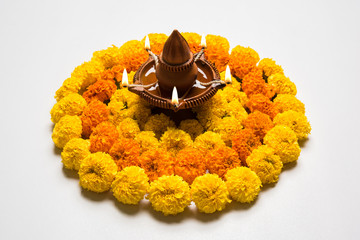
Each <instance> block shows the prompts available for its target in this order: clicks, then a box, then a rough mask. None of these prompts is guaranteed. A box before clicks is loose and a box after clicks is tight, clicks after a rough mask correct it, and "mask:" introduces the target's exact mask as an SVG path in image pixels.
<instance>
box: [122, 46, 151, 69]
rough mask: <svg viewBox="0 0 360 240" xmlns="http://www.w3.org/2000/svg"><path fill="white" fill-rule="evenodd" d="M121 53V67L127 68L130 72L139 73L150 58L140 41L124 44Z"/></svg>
mask: <svg viewBox="0 0 360 240" xmlns="http://www.w3.org/2000/svg"><path fill="white" fill-rule="evenodd" d="M119 51H120V53H119V65H121V66H123V67H125V68H126V70H127V71H128V72H131V71H137V69H138V68H139V67H140V66H141V64H143V63H144V62H145V61H146V59H147V58H148V53H147V52H146V50H145V48H144V44H142V43H141V42H140V41H138V40H131V41H128V42H126V43H124V44H123V45H122V46H121V47H120V49H119Z"/></svg>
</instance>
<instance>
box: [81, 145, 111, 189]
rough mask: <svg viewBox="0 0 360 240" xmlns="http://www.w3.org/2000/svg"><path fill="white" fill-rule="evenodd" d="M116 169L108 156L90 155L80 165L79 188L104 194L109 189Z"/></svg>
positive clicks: (99, 153) (101, 154) (105, 154)
mask: <svg viewBox="0 0 360 240" xmlns="http://www.w3.org/2000/svg"><path fill="white" fill-rule="evenodd" d="M117 169H118V167H117V166H116V164H115V162H114V161H113V160H112V158H111V157H110V155H109V154H107V153H103V152H97V153H92V154H90V155H89V156H87V157H86V158H85V159H84V160H83V161H82V162H81V165H80V169H79V178H80V186H81V187H83V188H85V189H87V190H90V191H93V192H97V193H100V192H105V191H107V190H109V189H110V187H111V183H112V182H113V180H114V178H115V175H116V173H117Z"/></svg>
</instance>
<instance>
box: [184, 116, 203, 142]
mask: <svg viewBox="0 0 360 240" xmlns="http://www.w3.org/2000/svg"><path fill="white" fill-rule="evenodd" d="M179 129H181V130H183V131H185V132H186V133H188V134H189V135H190V136H191V139H192V140H195V138H196V137H197V136H199V135H200V134H202V133H203V132H204V128H203V126H202V125H201V124H200V122H199V121H198V120H196V119H186V120H183V121H181V122H180V126H179Z"/></svg>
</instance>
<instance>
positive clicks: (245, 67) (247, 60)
mask: <svg viewBox="0 0 360 240" xmlns="http://www.w3.org/2000/svg"><path fill="white" fill-rule="evenodd" d="M259 60H260V57H259V54H258V53H257V52H256V51H255V50H253V49H252V48H249V47H247V48H245V47H242V46H236V47H234V48H233V49H232V50H231V54H230V59H229V67H230V69H231V73H232V74H233V75H235V76H237V77H238V78H240V79H242V78H243V77H244V76H245V75H246V74H248V73H249V72H250V71H251V69H252V68H253V67H255V66H256V63H257V62H258V61H259Z"/></svg>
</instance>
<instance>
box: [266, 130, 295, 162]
mask: <svg viewBox="0 0 360 240" xmlns="http://www.w3.org/2000/svg"><path fill="white" fill-rule="evenodd" d="M297 140H298V139H297V137H296V134H295V133H294V131H293V130H291V128H289V127H287V126H283V125H277V126H275V127H274V128H272V129H271V130H270V131H269V132H268V133H267V134H266V135H265V137H264V144H266V145H268V146H269V147H271V148H273V149H274V150H275V154H276V155H278V156H280V159H281V161H282V162H283V163H289V162H293V161H296V160H297V159H298V158H299V156H300V152H301V149H300V146H299V144H298V141H297Z"/></svg>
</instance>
